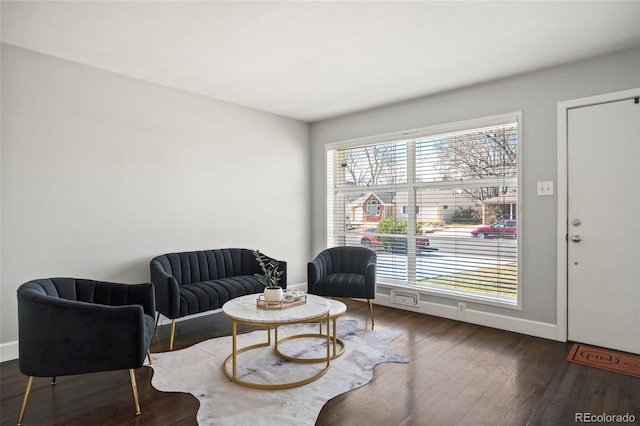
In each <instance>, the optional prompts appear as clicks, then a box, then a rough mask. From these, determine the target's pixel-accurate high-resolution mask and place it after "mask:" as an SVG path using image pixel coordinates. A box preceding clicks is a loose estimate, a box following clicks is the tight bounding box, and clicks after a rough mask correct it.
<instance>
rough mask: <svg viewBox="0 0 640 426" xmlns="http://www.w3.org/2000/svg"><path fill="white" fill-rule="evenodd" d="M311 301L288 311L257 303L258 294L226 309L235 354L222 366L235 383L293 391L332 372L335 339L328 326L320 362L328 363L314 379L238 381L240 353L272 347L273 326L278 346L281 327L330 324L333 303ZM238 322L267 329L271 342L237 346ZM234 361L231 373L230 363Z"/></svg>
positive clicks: (235, 301)
mask: <svg viewBox="0 0 640 426" xmlns="http://www.w3.org/2000/svg"><path fill="white" fill-rule="evenodd" d="M306 297H307V302H306V303H304V304H301V305H297V306H293V307H289V308H286V309H262V308H259V307H258V304H257V298H258V295H257V294H250V295H247V296H241V297H236V298H234V299H231V300H230V301H228V302H227V303H225V304H224V305H223V306H222V312H223V313H224V315H225V316H226V317H227V318H229V319H230V320H231V334H232V347H231V355H229V356H228V357H227V358H226V359H225V360H224V362H223V364H222V370H223V371H224V374H225V375H226V376H227V377H228V378H229V380H231V381H232V382H234V383H237V384H239V385H242V386H246V387H250V388H255V389H289V388H294V387H297V386H302V385H306V384H307V383H311V382H313V381H315V380H318V379H319V378H320V377H322V376H323V375H324V374H325V373H326V372H327V371H328V370H329V366H330V360H331V345H330V342H331V339H330V337H331V336H330V333H329V327H327V334H326V339H327V356H326V358H322V359H320V360H319V361H325V362H326V364H325V366H324V368H323V369H322V370H320V371H319V372H318V373H316V374H314V375H313V376H311V377H309V378H306V379H303V380H299V381H296V382H290V383H273V384H271V383H269V384H263V383H254V382H249V381H246V380H242V379H239V378H238V374H237V369H238V359H237V358H238V354H241V353H243V352H247V351H250V350H252V349H257V348H261V347H265V346H271V327H275V345H274V347H275V348H276V349H277V346H278V327H279V326H283V325H292V324H302V323H307V322H321V321H326V322H327V324H329V312H330V310H331V303H330V301H329V300H327V299H325V298H323V297H320V296H315V295H313V294H308V295H307V296H306ZM238 323H241V324H247V325H257V326H264V327H267V341H266V342H263V343H258V344H255V345H250V346H247V347H244V348H238V347H237V325H238ZM292 361H300V362H305V361H303V360H297V359H292ZM229 362H231V371H229V368H228V364H229Z"/></svg>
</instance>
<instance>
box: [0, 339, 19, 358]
mask: <svg viewBox="0 0 640 426" xmlns="http://www.w3.org/2000/svg"><path fill="white" fill-rule="evenodd" d="M12 359H18V341H17V340H16V341H13V342H7V343H3V344H1V345H0V362H5V361H11V360H12Z"/></svg>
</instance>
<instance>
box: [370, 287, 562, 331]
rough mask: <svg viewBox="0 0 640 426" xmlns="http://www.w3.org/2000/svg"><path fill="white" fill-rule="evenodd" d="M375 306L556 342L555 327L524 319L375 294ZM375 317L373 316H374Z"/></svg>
mask: <svg viewBox="0 0 640 426" xmlns="http://www.w3.org/2000/svg"><path fill="white" fill-rule="evenodd" d="M373 303H375V304H376V305H382V306H388V307H390V308H396V309H402V310H405V311H411V312H419V313H422V314H426V315H433V316H436V317H442V318H447V319H452V320H455V321H462V322H468V323H471V324H477V325H482V326H485V327H491V328H497V329H499V330H505V331H512V332H514V333H520V334H527V335H529V336H534V337H542V338H544V339H550V340H557V336H556V328H557V327H556V325H555V324H548V323H543V322H537V321H531V320H526V319H520V318H514V317H510V316H505V315H498V314H493V313H488V312H482V311H476V310H473V309H469V308H466V309H465V310H464V312H463V313H459V312H458V309H457V308H456V307H455V306H449V305H442V304H439V303H432V302H425V301H419V302H418V305H417V306H410V305H404V304H398V303H394V302H392V301H391V296H390V295H386V294H380V293H377V294H376V298H375V300H374V301H373ZM374 315H375V314H374Z"/></svg>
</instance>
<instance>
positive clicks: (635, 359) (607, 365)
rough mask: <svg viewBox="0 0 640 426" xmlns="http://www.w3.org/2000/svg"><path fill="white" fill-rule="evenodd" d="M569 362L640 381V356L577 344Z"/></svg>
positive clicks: (569, 357)
mask: <svg viewBox="0 0 640 426" xmlns="http://www.w3.org/2000/svg"><path fill="white" fill-rule="evenodd" d="M567 361H569V362H575V363H576V364H582V365H587V366H589V367H595V368H600V369H602V370H607V371H613V372H614V373H622V374H626V375H627V376H632V377H637V378H639V379H640V356H639V355H634V354H629V353H624V352H616V351H612V350H609V349H604V348H596V347H593V346H587V345H583V344H581V343H575V344H574V345H573V347H572V348H571V351H570V352H569V356H567Z"/></svg>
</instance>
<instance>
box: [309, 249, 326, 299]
mask: <svg viewBox="0 0 640 426" xmlns="http://www.w3.org/2000/svg"><path fill="white" fill-rule="evenodd" d="M325 275H326V268H325V267H324V263H323V262H320V260H319V259H318V258H317V257H316V258H315V259H313V260H312V261H311V262H309V263H308V264H307V291H308V292H309V293H314V291H315V287H316V285H318V283H319V282H320V280H321V279H322V277H324V276H325Z"/></svg>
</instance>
